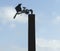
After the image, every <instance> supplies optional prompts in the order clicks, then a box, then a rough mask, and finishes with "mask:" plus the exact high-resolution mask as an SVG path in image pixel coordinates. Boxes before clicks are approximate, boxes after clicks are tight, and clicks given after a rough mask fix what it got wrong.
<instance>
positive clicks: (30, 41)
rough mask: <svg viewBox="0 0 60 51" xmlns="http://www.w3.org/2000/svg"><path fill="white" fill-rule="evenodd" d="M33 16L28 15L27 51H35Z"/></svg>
mask: <svg viewBox="0 0 60 51" xmlns="http://www.w3.org/2000/svg"><path fill="white" fill-rule="evenodd" d="M35 48H36V47H35V14H29V15H28V51H35Z"/></svg>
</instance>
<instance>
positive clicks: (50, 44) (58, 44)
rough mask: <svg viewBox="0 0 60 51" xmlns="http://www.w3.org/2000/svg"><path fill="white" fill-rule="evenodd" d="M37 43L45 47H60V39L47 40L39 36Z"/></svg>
mask: <svg viewBox="0 0 60 51" xmlns="http://www.w3.org/2000/svg"><path fill="white" fill-rule="evenodd" d="M36 44H37V46H39V47H43V48H52V49H58V48H60V40H46V39H41V38H38V39H37V40H36Z"/></svg>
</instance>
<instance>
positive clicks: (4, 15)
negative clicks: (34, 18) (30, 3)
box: [0, 7, 28, 24]
mask: <svg viewBox="0 0 60 51" xmlns="http://www.w3.org/2000/svg"><path fill="white" fill-rule="evenodd" d="M15 13H16V11H15V9H14V8H13V7H0V19H1V20H0V22H2V23H4V24H5V23H6V22H8V21H12V20H13V21H15V22H20V23H26V22H27V18H28V17H27V15H25V14H21V15H17V16H16V19H15V20H14V19H13V17H14V15H15Z"/></svg>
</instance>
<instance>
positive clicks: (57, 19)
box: [53, 16, 60, 24]
mask: <svg viewBox="0 0 60 51" xmlns="http://www.w3.org/2000/svg"><path fill="white" fill-rule="evenodd" d="M53 23H54V24H60V16H56V17H55V18H54V19H53Z"/></svg>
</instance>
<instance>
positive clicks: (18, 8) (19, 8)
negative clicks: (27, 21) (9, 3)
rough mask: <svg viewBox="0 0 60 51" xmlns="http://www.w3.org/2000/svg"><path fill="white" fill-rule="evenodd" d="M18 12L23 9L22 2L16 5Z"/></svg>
mask: <svg viewBox="0 0 60 51" xmlns="http://www.w3.org/2000/svg"><path fill="white" fill-rule="evenodd" d="M15 9H16V11H17V13H18V12H20V11H21V10H22V8H21V4H18V5H17V6H16V7H15Z"/></svg>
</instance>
